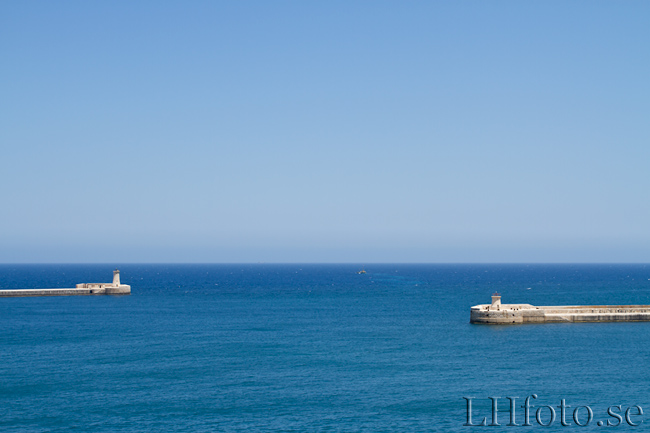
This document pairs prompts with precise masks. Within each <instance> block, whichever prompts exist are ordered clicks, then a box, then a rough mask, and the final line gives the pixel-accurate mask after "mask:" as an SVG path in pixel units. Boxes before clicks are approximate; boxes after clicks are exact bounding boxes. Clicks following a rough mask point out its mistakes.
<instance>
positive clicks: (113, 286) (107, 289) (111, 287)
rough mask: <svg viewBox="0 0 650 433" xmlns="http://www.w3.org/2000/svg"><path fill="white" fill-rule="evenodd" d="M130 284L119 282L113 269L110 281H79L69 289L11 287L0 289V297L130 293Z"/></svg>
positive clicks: (117, 275)
mask: <svg viewBox="0 0 650 433" xmlns="http://www.w3.org/2000/svg"><path fill="white" fill-rule="evenodd" d="M130 294H131V286H129V285H127V284H122V283H121V282H120V271H119V270H118V269H115V270H114V271H113V282H112V283H81V284H77V287H75V288H69V289H11V290H0V298H16V297H25V296H78V295H130Z"/></svg>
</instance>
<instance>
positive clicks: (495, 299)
mask: <svg viewBox="0 0 650 433" xmlns="http://www.w3.org/2000/svg"><path fill="white" fill-rule="evenodd" d="M118 279H119V275H118ZM490 309H491V310H500V309H501V295H500V294H498V293H497V292H494V294H493V295H492V305H491V306H490Z"/></svg>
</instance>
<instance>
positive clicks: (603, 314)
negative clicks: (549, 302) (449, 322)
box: [470, 294, 650, 325]
mask: <svg viewBox="0 0 650 433" xmlns="http://www.w3.org/2000/svg"><path fill="white" fill-rule="evenodd" d="M646 321H650V305H566V306H541V307H536V306H534V305H530V304H501V297H500V296H499V295H498V294H495V295H493V296H492V304H482V305H475V306H473V307H472V308H471V311H470V323H484V324H494V325H512V324H520V323H566V322H646Z"/></svg>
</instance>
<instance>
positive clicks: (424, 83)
mask: <svg viewBox="0 0 650 433" xmlns="http://www.w3.org/2000/svg"><path fill="white" fill-rule="evenodd" d="M649 19H650V2H646V1H631V0H630V1H594V0H589V1H576V0H574V1H571V0H568V1H567V0H562V1H547V0H544V1H542V0H539V1H519V0H516V1H482V0H481V1H478V0H477V1H369V0H368V1H350V0H345V1H332V0H327V1H297V0H296V1H266V0H265V1H144V0H143V1H137V2H132V1H114V0H112V1H92V2H88V1H56V2H53V1H4V2H2V3H0V149H1V153H0V158H1V162H2V168H1V170H0V198H1V199H2V203H1V206H0V262H5V263H14V262H116V263H123V262H260V261H262V262H356V263H371V262H650V197H649V196H650V194H649V187H650V25H648V22H649Z"/></svg>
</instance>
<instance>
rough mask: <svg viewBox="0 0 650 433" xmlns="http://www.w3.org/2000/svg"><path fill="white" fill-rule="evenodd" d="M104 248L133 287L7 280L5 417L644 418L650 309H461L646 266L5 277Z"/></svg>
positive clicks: (317, 428) (551, 295)
mask: <svg viewBox="0 0 650 433" xmlns="http://www.w3.org/2000/svg"><path fill="white" fill-rule="evenodd" d="M116 267H119V269H120V271H121V280H122V283H123V284H130V285H131V288H132V294H131V295H130V296H70V297H33V298H0V432H30V433H31V432H71V431H72V432H74V431H79V432H106V433H108V432H111V433H116V432H482V431H488V432H495V431H499V432H508V431H513V432H521V431H529V432H532V431H562V432H571V431H580V432H584V431H593V430H597V431H598V430H604V429H605V430H607V431H611V429H614V431H648V430H646V429H648V428H649V427H650V322H647V323H646V322H632V323H568V324H525V325H505V326H504V325H501V326H497V325H475V324H470V323H469V316H470V307H471V306H472V305H477V304H485V303H489V302H490V296H491V295H492V293H493V292H495V291H496V292H499V293H500V294H501V296H502V300H503V302H504V303H529V304H533V305H586V304H591V305H602V304H650V265H644V264H589V265H586V264H356V265H355V264H82V265H80V264H56V265H55V264H48V265H37V264H30V265H22V264H21V265H11V264H4V265H0V289H18V288H20V289H25V288H54V287H74V285H75V284H77V283H85V282H110V281H111V280H112V271H113V269H115V268H116ZM361 270H365V271H366V272H365V273H359V271H361ZM470 402H471V410H468V406H469V404H468V403H470ZM511 405H512V406H514V411H512V412H511V411H510V406H511ZM495 410H496V411H495ZM470 416H471V420H470V419H469V417H470ZM484 419H485V421H483V420H484ZM483 423H485V424H487V425H485V426H483V425H481V424H483ZM490 424H492V425H490ZM508 424H510V425H508ZM515 424H516V425H515ZM497 425H498V426H497ZM547 425H548V426H547Z"/></svg>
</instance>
